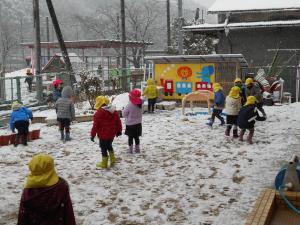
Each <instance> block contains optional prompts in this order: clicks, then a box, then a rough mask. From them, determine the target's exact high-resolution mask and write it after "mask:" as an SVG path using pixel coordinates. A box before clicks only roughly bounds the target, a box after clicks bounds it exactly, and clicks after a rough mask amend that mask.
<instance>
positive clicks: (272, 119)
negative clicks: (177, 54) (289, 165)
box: [0, 104, 300, 225]
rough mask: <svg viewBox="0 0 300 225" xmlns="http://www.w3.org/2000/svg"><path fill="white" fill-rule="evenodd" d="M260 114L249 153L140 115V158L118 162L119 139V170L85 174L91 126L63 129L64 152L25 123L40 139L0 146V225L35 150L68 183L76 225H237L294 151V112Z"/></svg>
mask: <svg viewBox="0 0 300 225" xmlns="http://www.w3.org/2000/svg"><path fill="white" fill-rule="evenodd" d="M265 108H266V111H267V114H268V120H267V121H264V122H257V123H256V132H255V135H254V145H252V146H249V145H248V144H247V143H241V142H239V141H238V140H233V139H232V138H226V137H225V136H224V129H225V127H221V126H219V125H218V123H219V122H218V121H217V122H216V123H215V125H214V127H213V128H209V127H207V126H206V125H205V122H206V119H207V116H205V115H199V116H189V117H186V118H185V119H183V118H182V117H181V116H180V109H176V110H174V111H158V112H157V113H155V114H150V115H148V114H145V115H144V117H143V137H142V138H141V144H142V152H141V154H139V155H136V154H135V155H129V154H127V153H126V150H127V138H126V136H124V135H123V136H121V137H120V138H116V139H115V141H114V148H115V152H116V155H117V157H118V159H119V162H118V164H117V165H116V167H115V168H113V169H110V170H107V171H102V170H96V169H95V165H96V163H97V162H98V161H99V160H100V159H101V153H100V149H99V146H98V144H95V143H93V142H91V141H90V140H89V132H90V128H91V125H92V124H91V122H87V123H80V124H79V123H78V124H73V125H72V130H71V134H72V136H73V140H72V141H71V142H67V143H66V144H63V143H61V142H60V141H59V133H58V131H57V127H55V126H53V127H47V126H46V125H43V124H34V126H35V128H36V127H40V128H41V136H42V139H40V140H37V141H34V142H30V143H29V146H28V147H23V146H18V147H17V148H14V147H12V146H8V147H1V148H0V181H1V186H0V202H1V204H0V224H5V225H12V224H16V220H17V215H18V204H19V200H20V197H21V193H22V187H23V184H24V182H25V179H26V175H27V174H28V162H29V160H30V159H31V157H32V156H33V155H34V154H36V153H40V152H45V153H48V154H51V155H52V156H53V157H54V158H55V162H56V169H57V171H58V173H59V174H60V176H62V177H64V178H65V179H66V180H67V181H68V182H69V184H70V189H71V198H72V201H73V205H74V210H75V216H76V220H77V223H78V224H79V225H100V224H120V225H121V224H122V225H124V224H147V225H151V224H167V225H168V224H170V225H171V224H172V225H173V224H187V225H190V224H197V225H199V224H201V225H210V224H214V225H242V224H244V222H245V218H246V216H247V213H248V211H249V210H250V209H251V207H252V206H253V204H254V202H255V199H256V198H257V196H258V194H259V192H260V191H262V190H263V188H265V187H272V185H273V181H274V178H275V175H276V174H277V171H278V170H279V168H280V165H281V164H282V163H283V162H284V160H288V159H290V157H291V155H292V154H295V153H296V154H299V153H300V116H299V111H300V104H291V105H289V106H281V107H279V106H277V107H276V106H274V107H265ZM197 110H203V111H206V110H205V109H197Z"/></svg>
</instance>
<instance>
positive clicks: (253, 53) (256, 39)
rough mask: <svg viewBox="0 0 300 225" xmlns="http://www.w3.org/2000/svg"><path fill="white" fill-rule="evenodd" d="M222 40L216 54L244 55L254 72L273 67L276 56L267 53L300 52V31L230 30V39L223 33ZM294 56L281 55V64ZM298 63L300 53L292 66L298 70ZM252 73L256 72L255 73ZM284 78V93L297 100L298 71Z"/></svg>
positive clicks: (220, 36)
mask: <svg viewBox="0 0 300 225" xmlns="http://www.w3.org/2000/svg"><path fill="white" fill-rule="evenodd" d="M219 38H220V41H219V43H218V45H217V46H216V52H217V53H223V54H226V53H241V54H243V55H244V57H245V58H246V60H247V61H248V63H249V65H250V67H254V68H255V67H260V66H267V65H270V64H271V62H272V60H273V57H274V55H275V52H274V51H268V49H278V48H280V49H300V27H288V28H259V29H247V30H231V31H230V33H229V35H228V37H226V36H225V33H224V32H222V33H219ZM294 53H295V52H279V54H278V62H280V63H284V62H285V61H287V60H288V59H289V58H290V57H291V56H292V55H293V54H294ZM299 61H300V51H298V52H296V55H295V56H294V57H293V60H292V61H290V63H289V65H291V66H297V65H298V63H299ZM254 70H255V69H254ZM250 72H255V71H253V69H252V71H250ZM281 76H282V77H283V79H285V80H286V86H285V91H288V92H291V93H292V94H293V96H295V80H296V68H293V67H290V68H288V69H286V70H284V71H283V72H282V73H281Z"/></svg>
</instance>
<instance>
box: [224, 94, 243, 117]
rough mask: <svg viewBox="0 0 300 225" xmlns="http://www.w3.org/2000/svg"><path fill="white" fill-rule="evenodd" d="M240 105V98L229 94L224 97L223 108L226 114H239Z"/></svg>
mask: <svg viewBox="0 0 300 225" xmlns="http://www.w3.org/2000/svg"><path fill="white" fill-rule="evenodd" d="M241 107H242V104H241V98H240V97H239V98H232V97H230V96H227V97H226V101H225V110H224V112H225V113H226V114H227V115H231V116H236V115H238V114H239V111H240V109H241Z"/></svg>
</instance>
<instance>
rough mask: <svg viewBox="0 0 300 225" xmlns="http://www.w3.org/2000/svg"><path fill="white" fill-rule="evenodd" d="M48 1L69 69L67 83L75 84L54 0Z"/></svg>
mask: <svg viewBox="0 0 300 225" xmlns="http://www.w3.org/2000/svg"><path fill="white" fill-rule="evenodd" d="M46 2H47V6H48V10H49V13H50V16H51V19H52V24H53V26H54V29H55V33H56V37H57V40H58V42H59V46H60V50H61V53H62V56H63V58H64V61H65V64H66V69H67V71H68V75H67V79H66V80H67V85H72V86H73V84H74V83H76V78H75V75H74V73H73V69H72V65H71V61H70V58H69V55H68V51H67V48H66V45H65V42H64V38H63V35H62V33H61V30H60V27H59V23H58V20H57V17H56V13H55V10H54V7H53V4H52V1H51V0H46Z"/></svg>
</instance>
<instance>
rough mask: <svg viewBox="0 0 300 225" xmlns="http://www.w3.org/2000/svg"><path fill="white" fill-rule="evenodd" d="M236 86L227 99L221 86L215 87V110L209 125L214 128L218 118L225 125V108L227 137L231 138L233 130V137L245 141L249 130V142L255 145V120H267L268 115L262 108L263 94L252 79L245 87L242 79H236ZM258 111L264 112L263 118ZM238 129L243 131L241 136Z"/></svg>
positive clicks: (248, 79)
mask: <svg viewBox="0 0 300 225" xmlns="http://www.w3.org/2000/svg"><path fill="white" fill-rule="evenodd" d="M234 84H235V86H233V87H232V88H231V90H230V92H229V95H228V96H227V97H226V98H225V95H224V92H223V90H222V87H221V85H220V84H219V83H215V84H214V85H213V90H214V108H213V113H212V117H211V119H210V122H209V123H207V124H208V125H209V126H212V125H213V123H214V120H215V117H217V118H218V119H219V120H220V121H221V125H224V124H225V121H224V119H223V117H222V116H221V113H222V110H223V109H224V108H225V110H224V112H225V114H226V125H227V126H226V130H225V135H226V136H230V132H231V129H233V137H234V138H239V140H240V141H243V137H244V134H245V132H246V130H248V131H249V135H248V137H247V142H248V143H249V144H253V140H252V138H253V135H254V124H255V120H258V121H264V120H266V113H265V111H264V109H263V108H262V106H263V97H262V93H261V90H260V88H259V86H258V84H256V83H255V82H254V80H253V79H252V78H247V79H246V81H245V85H243V84H242V80H241V79H240V78H236V79H235V81H234ZM258 110H259V111H261V112H262V114H263V116H260V115H259V114H258ZM238 127H239V128H240V129H241V131H240V134H238Z"/></svg>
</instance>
